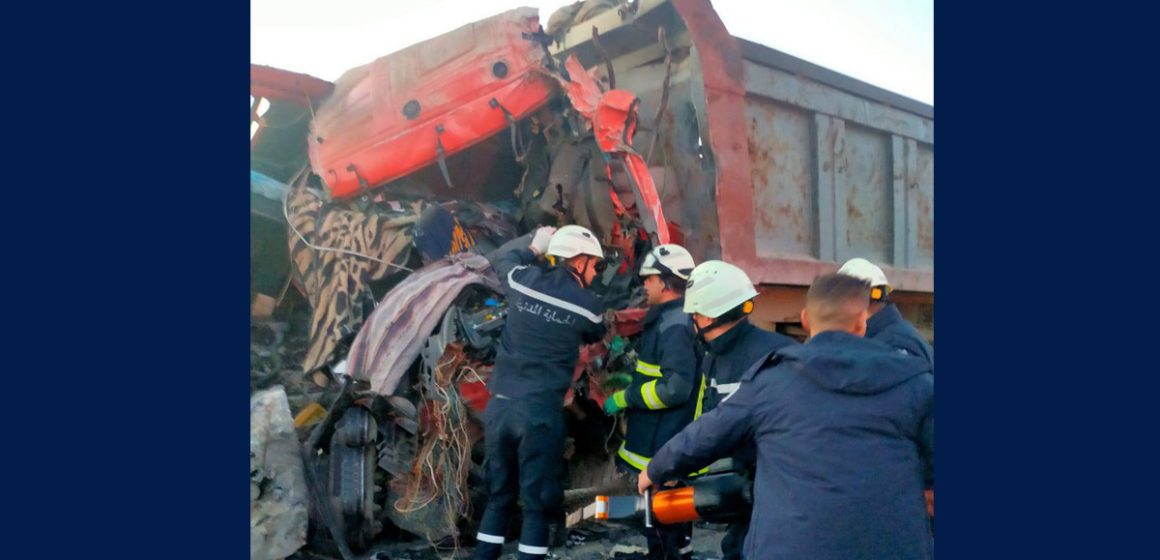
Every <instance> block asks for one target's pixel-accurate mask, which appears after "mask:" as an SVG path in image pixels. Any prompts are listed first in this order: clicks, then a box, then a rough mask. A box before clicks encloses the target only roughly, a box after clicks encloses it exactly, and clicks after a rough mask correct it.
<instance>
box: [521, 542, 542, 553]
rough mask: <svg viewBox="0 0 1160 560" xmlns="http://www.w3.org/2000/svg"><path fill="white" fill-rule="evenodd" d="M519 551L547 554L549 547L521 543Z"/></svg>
mask: <svg viewBox="0 0 1160 560" xmlns="http://www.w3.org/2000/svg"><path fill="white" fill-rule="evenodd" d="M519 551H520V552H522V553H524V554H541V555H542V554H547V553H548V547H546V546H532V545H530V544H524V543H520V546H519Z"/></svg>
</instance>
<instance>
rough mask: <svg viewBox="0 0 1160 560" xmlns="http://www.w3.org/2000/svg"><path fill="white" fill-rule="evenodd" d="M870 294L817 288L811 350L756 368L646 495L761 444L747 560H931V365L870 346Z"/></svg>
mask: <svg viewBox="0 0 1160 560" xmlns="http://www.w3.org/2000/svg"><path fill="white" fill-rule="evenodd" d="M693 280H694V282H696V278H695V277H694V278H693ZM694 286H695V284H694ZM691 290H692V287H690V291H691ZM869 292H870V286H868V285H867V284H866V283H864V282H863V281H861V280H859V279H857V278H853V277H851V276H846V275H842V274H828V275H825V276H821V277H819V278H818V279H816V280H815V281H814V283H813V285H812V286H811V287H810V290H809V292H808V294H807V299H806V308H805V309H804V310H803V311H802V314H801V318H802V325H803V327H805V329H806V330H807V331H808V332H809V333H810V339H809V340H808V341H807V342H806V343H805V344H801V345H795V346H789V347H785V348H782V349H781V350H778V351H777V352H776V353H774V354H773V355H771V356H770V357H769V358H768V359H767V360H763V361H762V362H760V363H758V364H755V366H754V367H753V368H751V369H750V370H749V371H747V372H746V373H745V375H744V376H743V377H742V381H741V386H740V388H738V389H737V391H736V392H734V393H733V395H732V396H731V397H730V398H729V399H727V400H726V401H724V402H723V403H721V405H720V406H719V407H717V408H716V409H715V410H713V411H712V412H709V413H707V414H705V415H704V416H702V417H701V418H699V419H698V420H696V421H694V422H693V423H692V424H690V425H689V426H688V427H687V428H685V429H684V430H682V431H681V433H680V434H677V435H676V436H675V437H674V438H673V439H672V440H670V441H669V443H667V444H665V445H664V446H663V447H662V448H661V449H660V451H658V452H657V454H656V456H655V457H653V460H652V461H651V462H649V466H648V468H647V469H646V470H645V472H643V473H641V476H640V478H639V481H638V489H639V490H640V491H641V492H643V491H644V490H645V489H646V488H648V487H650V486H651V485H653V484H654V483H657V484H661V483H665V482H667V481H671V480H676V479H677V478H679V477H680V476H681V475H682V474H683V473H687V472H690V470H694V469H697V468H700V467H702V466H704V465H707V464H710V463H711V462H712V461H713V460H714V459H715V458H718V457H721V456H724V455H726V454H728V453H730V452H731V451H732V450H733V449H735V448H736V447H737V446H739V445H741V444H742V443H744V442H746V441H752V442H754V443H755V444H756V450H757V476H756V478H755V481H754V487H753V501H754V503H753V517H752V526H753V527H754V528H755V530H754V531H751V532H750V533H749V535H748V536H746V539H745V554H744V556H745V557H746V558H778V559H779V560H858V559H879V558H907V559H926V558H933V540H932V538H931V533H930V522H929V520H928V518H927V516H926V505H925V504H924V503H923V502H924V500H923V492H922V489H923V478H922V473H923V470H924V468H927V469H930V472H933V468H934V376H933V375H931V373H930V371H931V368H930V364H929V363H927V361H926V360H924V359H922V358H919V357H916V356H909V355H906V354H903V353H900V352H898V351H897V350H895V349H894V348H891V347H890V346H888V345H886V344H884V343H882V342H880V341H877V340H871V339H867V338H863V335H864V334H865V332H866V320H867V318H868V316H869V312H868V310H867V306H868V303H869ZM758 528H759V530H758Z"/></svg>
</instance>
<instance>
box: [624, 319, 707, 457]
mask: <svg viewBox="0 0 1160 560" xmlns="http://www.w3.org/2000/svg"><path fill="white" fill-rule="evenodd" d="M684 305H685V299H684V298H678V299H675V300H673V301H670V302H667V303H662V304H660V305H654V306H652V308H651V309H649V310H648V314H646V315H645V316H644V334H642V335H641V338H640V344H639V345H638V346H637V361H636V371H635V372H634V373H633V374H632V384H630V385H629V386H628V388H627V389H625V391H624V397H625V401H626V402H627V403H628V411H627V412H626V413H625V416H626V420H627V421H628V432H627V433H626V434H625V438H624V444H623V445H621V447H620V450H619V451H617V457H618V458H619V460H620V462H621V464H622V465H628V466H631V467H632V468H633V469H635V470H637V471H640V470H643V469H644V467H645V466H646V465H647V464H648V460H649V459H650V458H651V457H652V455H653V453H655V452H656V450H658V449H660V448H661V446H662V445H664V444H665V442H667V441H669V438H671V437H673V436H675V435H677V432H679V431H681V429H682V428H684V427H685V426H686V425H688V424H689V422H691V421H692V420H693V411H694V409H695V408H696V406H697V395H696V393H694V389H695V384H696V382H697V381H698V378H697V352H696V350H695V349H694V343H695V341H696V335H695V334H694V332H693V320H692V318H690V317H689V316H688V315H686V314H685V312H684V311H683V310H682V308H683V307H684Z"/></svg>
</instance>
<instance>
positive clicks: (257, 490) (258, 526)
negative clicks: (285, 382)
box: [250, 386, 309, 560]
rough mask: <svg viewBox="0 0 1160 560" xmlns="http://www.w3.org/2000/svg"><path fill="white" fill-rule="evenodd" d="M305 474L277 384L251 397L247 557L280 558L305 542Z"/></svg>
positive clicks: (296, 440)
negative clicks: (248, 552) (248, 546)
mask: <svg viewBox="0 0 1160 560" xmlns="http://www.w3.org/2000/svg"><path fill="white" fill-rule="evenodd" d="M308 495H309V492H308V490H307V488H306V473H305V471H304V467H303V464H302V452H301V446H300V444H299V443H298V436H297V435H296V434H295V432H294V420H293V418H292V417H291V415H290V403H289V402H288V401H287V399H286V391H285V390H284V389H282V387H281V386H277V387H274V388H272V389H268V390H265V391H260V392H258V393H255V394H254V395H253V396H252V397H250V558H251V559H254V560H266V559H270V560H273V559H275V558H285V557H287V556H289V555H291V554H293V553H294V551H296V550H298V549H299V548H301V547H302V546H303V545H304V544H306V524H307V520H308V518H309V513H308Z"/></svg>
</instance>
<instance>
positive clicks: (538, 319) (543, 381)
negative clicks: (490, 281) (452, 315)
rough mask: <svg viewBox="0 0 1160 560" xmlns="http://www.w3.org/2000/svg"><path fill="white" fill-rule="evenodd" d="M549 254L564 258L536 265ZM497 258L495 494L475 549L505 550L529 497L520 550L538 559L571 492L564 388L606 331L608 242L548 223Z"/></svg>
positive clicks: (490, 469) (492, 430)
mask: <svg viewBox="0 0 1160 560" xmlns="http://www.w3.org/2000/svg"><path fill="white" fill-rule="evenodd" d="M529 241H530V242H529ZM545 253H546V254H547V255H549V256H551V257H552V258H554V259H556V260H557V262H556V264H555V266H552V267H550V268H546V269H545V268H540V267H538V266H529V265H530V264H531V263H532V262H533V261H535V260H536V258H537V257H538V256H541V255H544V254H545ZM489 259H490V260H491V263H492V266H493V267H494V268H495V270H496V272H497V273H498V274H499V277H500V278H501V279H502V281H503V282H504V284H505V286H506V288H507V303H508V314H507V319H506V321H505V324H504V330H503V334H502V335H501V336H500V344H499V348H498V350H497V353H496V359H495V367H494V369H493V370H492V377H491V381H490V382H489V386H488V389H489V391H490V392H491V400H490V401H489V402H488V405H487V410H486V411H485V412H484V439H485V447H486V451H487V460H486V467H485V474H486V477H487V492H488V501H487V509H486V510H485V511H484V514H483V519H482V521H481V522H480V526H479V533H478V534H477V535H476V540H477V545H476V548H475V558H477V559H494V558H498V557H499V556H500V554H501V553H502V552H503V544H504V537H505V535H506V533H507V527H508V520H509V519H511V518H512V517H513V515H514V514H515V511H513V510H514V508H515V505H516V498H517V497H519V498H521V499H522V502H523V527H522V529H521V531H520V540H519V548H518V550H519V557H520V558H521V559H525V560H529V559H536V560H538V559H542V558H544V557H545V555H547V554H548V536H549V525H550V524H551V522H552V521H553V519H552V518H553V516H554V514H555V513H556V512H558V511H559V509H560V507H561V505H562V502H563V498H564V490H563V486H562V483H561V474H562V472H563V471H562V468H563V462H564V459H563V454H564V441H565V437H566V434H565V427H564V416H563V415H564V411H563V406H564V395H565V393H566V392H567V390H568V387H569V386H570V385H571V383H572V371H573V369H574V368H575V366H576V361H577V360H578V359H579V355H580V345H581V344H582V343H593V342H597V341H599V340H600V339H601V338H602V337H603V336H604V332H605V327H604V322H603V319H602V317H601V313H602V312H603V306H602V304H601V301H600V299H599V298H598V297H597V296H596V295H595V294H594V293H592V292H591V291H590V290H589V288H590V287H591V285H592V281H593V279H594V278H595V277H596V275H597V274H598V273H599V272H600V271H602V270H603V268H604V265H605V263H604V260H603V259H604V251H603V249H602V248H601V246H600V242H599V241H598V240H597V238H596V237H595V236H594V235H593V234H592V232H591V231H588V230H587V229H585V228H583V227H581V226H576V225H568V226H564V227H562V228H560V230H559V231H555V232H553V230H552V228H540V229H538V230H536V232H535V233H534V235H526V236H523V237H520V238H517V239H516V240H513V241H511V242H508V243H506V244H504V245H503V246H502V247H500V248H499V249H497V250H496V251H495V252H493V253H492V255H491V256H490V257H489Z"/></svg>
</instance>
